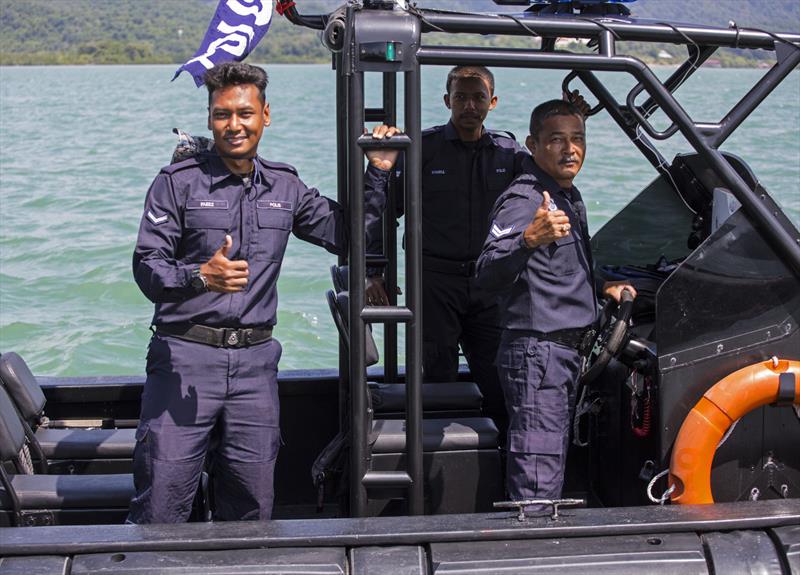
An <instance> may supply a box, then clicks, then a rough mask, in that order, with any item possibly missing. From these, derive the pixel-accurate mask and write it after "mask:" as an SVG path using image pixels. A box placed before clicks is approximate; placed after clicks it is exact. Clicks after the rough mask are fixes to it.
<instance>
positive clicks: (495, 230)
mask: <svg viewBox="0 0 800 575" xmlns="http://www.w3.org/2000/svg"><path fill="white" fill-rule="evenodd" d="M513 230H514V226H509V227H507V228H501V227H500V226H498V225H497V222H492V229H491V230H489V232H490V233H491V234H492V235H493V236H494V237H496V238H498V239H499V238H502V237H503V236H507V235H508V234H510V233H511V232H512V231H513Z"/></svg>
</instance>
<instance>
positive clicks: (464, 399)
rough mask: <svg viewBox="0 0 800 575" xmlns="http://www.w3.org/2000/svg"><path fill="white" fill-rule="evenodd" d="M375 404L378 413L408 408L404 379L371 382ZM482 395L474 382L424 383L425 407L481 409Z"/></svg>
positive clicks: (373, 402)
mask: <svg viewBox="0 0 800 575" xmlns="http://www.w3.org/2000/svg"><path fill="white" fill-rule="evenodd" d="M369 390H370V393H371V394H372V408H373V409H374V410H375V411H376V413H381V412H384V413H387V412H391V411H405V410H406V385H405V384H404V383H371V384H369ZM482 401H483V395H481V392H480V390H479V389H478V386H477V385H475V384H474V383H472V382H455V383H423V384H422V409H423V411H454V410H459V411H464V410H476V411H478V410H480V408H481V402H482Z"/></svg>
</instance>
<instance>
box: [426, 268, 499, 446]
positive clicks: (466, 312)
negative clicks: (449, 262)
mask: <svg viewBox="0 0 800 575" xmlns="http://www.w3.org/2000/svg"><path fill="white" fill-rule="evenodd" d="M422 312H423V322H422V330H423V359H422V363H423V375H424V379H425V381H426V382H433V383H442V382H450V381H458V346H459V344H460V345H461V348H462V349H463V350H464V357H465V358H466V360H467V364H468V365H469V370H470V373H471V374H472V379H473V380H474V381H475V383H476V384H477V385H478V388H479V389H480V390H481V393H482V394H483V412H484V414H486V415H487V416H488V417H490V418H492V419H493V420H494V421H495V423H496V424H497V427H498V429H499V430H500V431H501V433H503V432H505V429H506V421H507V416H506V409H505V405H504V402H503V392H502V390H501V388H500V383H499V382H498V380H497V368H496V367H495V357H496V356H497V346H498V344H499V343H500V331H501V330H500V327H499V316H500V312H499V310H498V307H497V297H496V295H495V294H493V293H488V292H486V291H485V290H482V289H481V288H480V287H478V286H477V284H476V282H475V278H474V277H471V276H458V275H451V274H445V273H439V272H436V271H433V270H429V269H425V270H424V272H423V276H422Z"/></svg>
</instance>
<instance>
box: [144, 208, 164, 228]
mask: <svg viewBox="0 0 800 575" xmlns="http://www.w3.org/2000/svg"><path fill="white" fill-rule="evenodd" d="M147 219H148V220H150V221H151V222H153V223H154V224H155V225H159V224H163V223H164V222H166V221H167V220H168V219H169V216H167V215H166V214H164V215H163V216H158V217H156V215H155V214H154V213H153V212H151V211H150V210H147Z"/></svg>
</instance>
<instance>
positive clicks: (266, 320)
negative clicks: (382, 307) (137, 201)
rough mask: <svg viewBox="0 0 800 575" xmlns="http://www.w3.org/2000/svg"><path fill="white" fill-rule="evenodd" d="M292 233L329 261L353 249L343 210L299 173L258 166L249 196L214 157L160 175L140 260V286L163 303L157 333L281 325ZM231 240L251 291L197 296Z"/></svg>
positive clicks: (147, 208)
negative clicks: (172, 326) (182, 327)
mask: <svg viewBox="0 0 800 575" xmlns="http://www.w3.org/2000/svg"><path fill="white" fill-rule="evenodd" d="M290 232H293V233H294V234H295V235H296V236H297V237H299V238H301V239H303V240H306V241H309V242H311V243H314V244H317V245H320V246H322V247H324V248H325V249H327V250H328V251H330V252H332V253H337V254H338V253H341V252H342V251H343V250H344V249H345V246H346V245H347V230H346V224H345V220H344V216H343V213H342V209H341V207H340V206H339V204H337V203H336V202H334V201H333V200H331V199H329V198H326V197H324V196H321V195H320V194H319V192H318V191H317V190H315V189H314V188H308V187H306V185H305V184H304V183H303V182H302V181H301V180H300V178H298V177H297V172H296V171H295V169H294V168H293V167H292V166H289V165H287V164H281V163H277V162H268V161H266V160H264V159H263V158H260V157H258V158H256V160H255V171H254V175H253V182H252V187H251V188H250V189H249V190H246V189H245V186H244V185H243V180H242V178H240V177H239V176H236V175H234V174H232V173H231V172H230V171H229V170H228V169H227V168H226V167H225V164H224V163H223V162H222V160H221V159H220V158H219V156H217V155H216V154H215V153H213V151H212V152H208V153H204V154H199V155H197V156H195V157H192V158H190V159H188V160H184V161H182V162H179V163H177V164H173V165H170V166H167V167H165V168H163V169H162V170H161V172H160V173H159V174H158V176H156V179H155V180H154V181H153V184H152V185H151V186H150V190H149V191H148V193H147V198H146V199H145V205H144V215H143V217H142V220H141V224H140V226H139V237H138V240H137V242H136V249H135V250H134V254H133V275H134V277H135V279H136V283H137V284H138V285H139V288H140V289H141V290H142V292H143V293H144V295H145V296H147V298H148V299H150V300H151V301H153V302H154V303H155V304H156V306H155V315H154V316H153V324H154V325H161V324H167V323H184V322H192V323H196V324H203V325H208V326H214V327H238V326H243V327H255V326H268V325H274V324H275V323H276V308H277V305H278V294H277V282H278V274H279V272H280V268H281V261H282V260H283V254H284V252H285V251H286V242H287V241H288V239H289V233H290ZM226 234H229V235H230V236H231V238H232V239H233V246H232V247H231V249H230V251H229V252H228V258H229V259H231V260H246V261H247V263H248V266H249V271H250V275H249V277H248V284H247V287H246V289H245V290H244V291H242V292H238V293H231V294H228V293H217V292H206V293H200V294H198V293H196V292H195V290H194V289H192V287H191V279H192V271H193V270H194V269H195V268H197V267H198V266H199V265H200V264H203V263H205V262H207V261H208V260H209V259H211V257H212V256H213V255H214V252H216V251H217V250H218V249H219V248H220V247H221V246H222V245H223V243H224V241H225V235H226Z"/></svg>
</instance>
